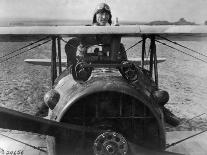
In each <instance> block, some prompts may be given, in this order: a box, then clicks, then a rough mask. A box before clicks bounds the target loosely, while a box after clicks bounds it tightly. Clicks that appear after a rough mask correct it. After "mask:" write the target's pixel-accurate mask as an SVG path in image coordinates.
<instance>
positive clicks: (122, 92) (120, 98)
mask: <svg viewBox="0 0 207 155" xmlns="http://www.w3.org/2000/svg"><path fill="white" fill-rule="evenodd" d="M95 75H96V76H94V75H93V76H92V78H91V79H90V80H88V81H87V82H85V83H82V84H79V83H75V82H74V83H73V82H71V79H72V77H70V76H67V77H65V79H62V80H63V81H60V82H59V84H58V85H57V86H56V90H57V91H58V92H59V93H60V94H61V98H60V101H59V103H58V106H56V107H55V109H54V110H53V112H52V115H51V119H53V120H56V121H60V122H64V123H70V124H76V125H82V126H90V127H95V128H100V129H103V130H106V131H108V132H111V133H113V132H115V133H119V134H120V135H122V136H123V137H125V138H126V140H127V141H129V142H132V143H135V144H136V145H141V146H143V147H148V148H152V149H161V150H162V149H164V148H165V134H164V126H163V117H162V112H161V110H160V108H159V106H158V105H156V104H155V103H154V102H153V100H152V99H151V97H150V95H149V94H148V93H146V90H139V89H135V88H134V87H132V86H131V85H129V84H128V83H127V82H126V81H125V80H124V79H123V78H122V77H121V76H117V74H116V73H115V72H111V73H105V74H102V75H100V76H99V75H98V74H95ZM100 134H102V133H100ZM100 134H97V133H94V134H88V133H84V132H71V133H70V134H69V136H68V137H59V138H56V139H55V140H54V141H55V143H56V148H55V151H56V153H57V154H64V153H66V152H67V153H68V152H73V153H74V152H75V153H77V151H78V150H80V148H83V150H84V151H83V152H78V154H87V153H88V154H91V153H92V154H93V152H94V149H93V148H94V142H95V140H96V139H97V138H98V137H99V136H100Z"/></svg>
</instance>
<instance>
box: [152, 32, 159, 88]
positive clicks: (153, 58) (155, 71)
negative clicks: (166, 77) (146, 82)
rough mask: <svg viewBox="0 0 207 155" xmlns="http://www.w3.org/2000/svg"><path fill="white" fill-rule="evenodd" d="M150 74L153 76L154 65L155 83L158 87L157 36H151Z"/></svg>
mask: <svg viewBox="0 0 207 155" xmlns="http://www.w3.org/2000/svg"><path fill="white" fill-rule="evenodd" d="M150 40H151V43H150V76H151V77H153V66H154V76H155V83H156V85H157V87H158V69H157V54H156V43H155V36H154V35H152V36H150Z"/></svg>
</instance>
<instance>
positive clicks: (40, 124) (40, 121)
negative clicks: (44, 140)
mask: <svg viewBox="0 0 207 155" xmlns="http://www.w3.org/2000/svg"><path fill="white" fill-rule="evenodd" d="M0 122H1V123H0V128H4V129H11V130H19V131H27V132H33V133H38V134H42V135H49V136H54V137H59V136H67V135H68V134H69V133H70V132H71V131H81V132H83V131H84V132H91V133H101V132H104V131H103V130H100V129H96V128H91V127H85V126H79V125H74V124H68V123H67V124H66V123H62V122H56V121H52V120H47V119H44V118H41V117H36V116H32V115H29V114H25V113H21V112H18V111H15V110H10V109H7V108H3V107H0Z"/></svg>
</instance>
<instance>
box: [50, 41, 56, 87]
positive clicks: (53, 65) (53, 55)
mask: <svg viewBox="0 0 207 155" xmlns="http://www.w3.org/2000/svg"><path fill="white" fill-rule="evenodd" d="M56 55H57V52H56V37H52V53H51V82H52V86H53V85H54V83H55V79H56V78H57V64H56Z"/></svg>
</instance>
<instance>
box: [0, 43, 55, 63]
mask: <svg viewBox="0 0 207 155" xmlns="http://www.w3.org/2000/svg"><path fill="white" fill-rule="evenodd" d="M49 41H51V40H50V39H49V40H46V41H44V42H43V43H41V44H38V45H36V46H34V47H31V48H29V49H28V50H25V51H22V52H20V53H18V54H15V55H13V56H11V57H9V58H6V59H4V60H2V61H0V64H1V63H3V62H5V61H8V60H10V59H12V58H14V57H16V56H18V55H21V54H23V53H25V52H28V51H30V50H32V49H34V48H36V47H38V46H41V45H43V44H46V43H48V42H49Z"/></svg>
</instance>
